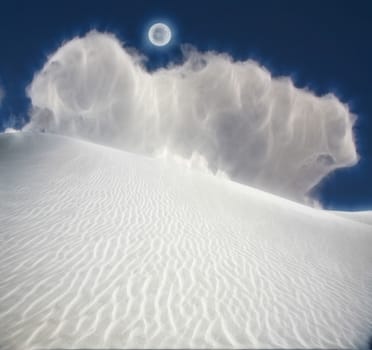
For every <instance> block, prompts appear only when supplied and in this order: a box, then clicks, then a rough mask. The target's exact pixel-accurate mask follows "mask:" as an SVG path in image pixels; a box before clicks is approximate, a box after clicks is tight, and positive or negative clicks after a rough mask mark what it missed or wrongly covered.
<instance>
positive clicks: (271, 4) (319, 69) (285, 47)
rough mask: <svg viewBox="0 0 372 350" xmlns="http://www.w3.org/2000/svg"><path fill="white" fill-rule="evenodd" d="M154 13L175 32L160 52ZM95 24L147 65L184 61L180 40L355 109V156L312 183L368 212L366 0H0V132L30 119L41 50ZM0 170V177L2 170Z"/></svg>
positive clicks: (369, 11)
mask: <svg viewBox="0 0 372 350" xmlns="http://www.w3.org/2000/svg"><path fill="white" fill-rule="evenodd" d="M155 20H164V21H166V22H167V23H170V24H171V26H172V28H173V29H174V31H175V33H176V38H175V41H174V42H173V45H172V46H171V47H169V48H168V49H167V50H166V51H165V50H158V51H155V50H154V49H151V48H149V46H148V45H147V44H146V41H145V40H144V35H145V32H146V29H147V28H148V26H149V24H150V23H152V22H154V21H155ZM91 29H97V30H101V31H109V32H113V33H114V34H115V35H116V36H118V37H119V38H120V39H121V40H122V41H123V42H125V43H126V44H127V45H129V46H132V47H134V48H136V49H138V50H139V51H140V52H142V53H143V54H145V55H147V56H148V57H149V60H148V62H147V64H148V68H149V69H154V68H157V67H159V66H162V65H165V64H167V62H169V61H171V60H172V61H177V60H178V59H180V60H181V58H182V55H181V49H180V44H184V43H190V44H192V45H194V46H196V47H197V48H198V49H199V50H202V51H204V50H214V51H217V52H228V53H229V54H231V55H232V56H233V57H234V58H235V59H244V60H245V59H248V58H251V59H254V60H256V61H258V62H259V63H261V64H262V65H264V66H265V67H266V68H267V69H268V70H269V71H270V72H271V73H272V74H273V75H274V76H290V77H291V78H292V80H293V81H294V84H295V85H296V86H297V87H307V88H309V89H310V90H312V91H313V92H315V93H316V94H317V95H323V94H326V93H328V92H332V93H334V94H335V95H336V96H337V97H338V98H339V99H340V100H341V101H342V102H344V103H347V104H348V105H349V106H350V109H351V111H352V112H353V113H354V114H356V115H357V117H358V119H357V122H356V125H355V128H354V129H355V135H356V142H357V149H358V152H359V155H360V162H359V164H358V165H357V166H355V167H352V168H346V169H341V170H338V171H337V172H335V173H333V174H331V175H330V176H329V177H328V178H327V179H325V180H324V181H323V182H322V183H321V185H320V186H318V187H317V189H316V190H315V197H316V198H319V199H320V201H321V203H322V204H323V205H324V206H325V207H326V208H330V209H344V210H361V209H372V85H371V78H372V68H371V64H372V40H371V34H372V2H369V1H330V0H329V1H308V2H305V1H274V0H273V1H237V0H235V1H227V0H226V1H190V0H188V1H138V0H136V1H64V2H56V1H52V2H51V1H48V2H47V1H14V0H13V1H4V2H3V3H2V6H1V11H0V44H1V54H0V85H1V86H3V87H4V89H5V92H6V97H5V99H4V101H3V105H2V108H1V109H0V131H1V130H4V129H5V128H6V127H10V126H11V127H15V128H20V127H21V126H22V125H23V124H24V123H25V122H27V118H28V117H27V111H28V108H29V104H30V103H29V100H28V99H27V97H26V94H25V89H26V86H27V85H28V84H29V83H30V82H31V80H32V77H33V75H34V73H35V72H36V71H37V70H39V69H41V67H42V66H43V64H44V63H45V61H46V56H47V55H48V54H50V53H52V52H54V51H55V50H56V49H57V48H58V47H59V46H60V45H61V44H62V43H63V42H64V41H66V40H69V39H71V38H72V37H74V36H76V35H83V34H85V33H86V32H87V31H89V30H91ZM0 176H1V174H0Z"/></svg>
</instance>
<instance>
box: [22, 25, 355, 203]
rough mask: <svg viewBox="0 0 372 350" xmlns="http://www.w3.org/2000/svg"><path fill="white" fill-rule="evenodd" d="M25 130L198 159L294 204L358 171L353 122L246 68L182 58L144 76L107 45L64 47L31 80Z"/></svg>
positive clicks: (204, 56)
mask: <svg viewBox="0 0 372 350" xmlns="http://www.w3.org/2000/svg"><path fill="white" fill-rule="evenodd" d="M28 95H29V97H30V98H31V101H32V111H31V122H30V124H28V125H27V126H26V129H43V130H46V131H50V132H55V133H62V134H68V135H76V136H80V137H83V138H87V139H90V140H93V141H97V142H103V143H107V144H111V145H114V146H116V147H120V148H123V149H127V150H130V151H134V152H141V153H146V154H160V153H162V154H164V153H167V154H171V155H173V156H176V157H182V158H185V159H202V160H203V161H202V163H203V162H204V163H206V164H207V165H208V167H209V169H210V170H212V171H213V172H217V171H218V172H221V173H225V174H227V175H228V176H229V177H230V178H232V179H233V180H236V181H239V182H243V183H246V184H249V185H252V186H256V187H258V188H262V189H265V190H267V191H270V192H274V193H277V194H281V195H284V196H286V197H288V198H292V199H295V200H299V201H307V200H308V198H307V197H308V193H309V191H310V190H311V189H312V188H313V187H314V186H315V185H316V184H318V183H319V181H320V180H321V179H322V178H323V177H325V176H326V175H327V174H328V173H330V172H331V171H333V170H335V169H337V168H340V167H344V166H350V165H353V164H355V163H356V162H357V153H356V149H355V144H354V140H353V132H352V125H353V121H354V116H353V115H352V114H351V113H350V111H349V109H348V107H347V106H346V105H344V104H342V103H341V102H340V101H339V100H338V99H337V98H336V97H335V96H333V95H327V96H323V97H317V96H315V95H314V94H313V93H311V92H310V91H305V90H302V89H298V88H296V87H295V86H294V85H293V83H292V81H291V80H290V79H287V78H282V79H277V78H273V77H272V76H271V75H270V73H269V72H268V71H267V70H266V69H264V68H262V67H260V66H259V64H258V63H256V62H253V61H243V62H236V61H233V60H232V59H231V58H230V57H229V56H227V55H224V54H218V53H214V52H207V53H200V52H197V51H196V50H195V49H192V48H186V49H185V61H184V63H183V64H181V65H172V66H169V67H167V68H163V69H160V70H158V71H155V72H151V73H150V72H148V71H147V70H146V69H145V68H144V67H143V64H142V62H141V58H140V56H139V55H138V54H135V53H133V51H131V50H128V49H126V48H123V47H122V45H121V44H120V42H119V41H118V40H117V39H116V38H115V37H114V36H112V35H108V34H101V33H97V32H91V33H89V34H87V35H86V36H85V37H83V38H75V39H73V40H71V41H69V42H67V43H65V44H64V45H63V46H62V47H60V49H59V50H58V51H57V52H56V53H54V54H53V55H51V56H50V57H49V58H48V61H47V62H46V64H45V66H44V67H43V69H42V70H41V71H40V72H38V73H37V74H36V75H35V77H34V79H33V81H32V83H31V85H30V86H29V87H28Z"/></svg>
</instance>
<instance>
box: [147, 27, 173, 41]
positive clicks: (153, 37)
mask: <svg viewBox="0 0 372 350" xmlns="http://www.w3.org/2000/svg"><path fill="white" fill-rule="evenodd" d="M171 38H172V32H171V30H170V28H169V27H168V26H167V25H166V24H164V23H155V24H153V25H152V26H151V27H150V29H149V40H150V41H151V43H152V44H153V45H155V46H165V45H167V44H168V43H169V42H170V40H171Z"/></svg>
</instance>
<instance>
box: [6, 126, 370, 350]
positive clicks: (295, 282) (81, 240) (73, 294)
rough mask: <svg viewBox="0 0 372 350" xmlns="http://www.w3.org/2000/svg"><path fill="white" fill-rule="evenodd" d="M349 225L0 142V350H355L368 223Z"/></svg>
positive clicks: (168, 177) (176, 172)
mask: <svg viewBox="0 0 372 350" xmlns="http://www.w3.org/2000/svg"><path fill="white" fill-rule="evenodd" d="M355 215H356V216H354V215H352V214H347V215H341V214H338V213H330V212H326V211H322V210H315V209H311V208H308V207H305V206H302V205H299V204H296V203H294V202H290V201H287V200H284V199H282V198H279V197H275V196H272V195H270V194H267V193H264V192H261V191H258V190H255V189H252V188H249V187H247V186H243V185H239V184H236V183H233V182H230V181H228V180H224V179H219V178H216V177H213V176H210V175H206V174H202V173H197V172H193V171H191V170H188V169H185V168H182V167H180V166H179V165H177V164H170V163H166V162H165V161H162V160H154V159H150V158H145V157H141V156H138V155H133V154H129V153H125V152H122V151H118V150H114V149H111V148H107V147H104V146H100V145H95V144H91V143H87V142H83V141H77V140H73V139H70V138H65V137H61V136H54V135H45V134H28V133H15V134H5V135H0V349H2V350H8V349H9V350H17V349H20V350H21V349H22V350H24V349H33V348H35V349H36V348H61V347H63V348H74V347H75V348H103V347H106V348H141V347H147V348H149V347H151V348H181V347H182V348H189V347H199V348H202V347H204V348H230V347H231V348H233V347H239V348H249V347H255V348H257V347H261V348H270V347H276V348H278V347H279V348H280V347H287V348H288V347H292V348H302V347H307V348H356V347H360V346H363V343H364V344H365V343H366V342H367V339H368V336H369V335H370V334H371V333H372V248H371V247H372V225H371V222H372V220H371V216H370V215H371V214H370V213H365V214H361V215H359V216H357V214H355Z"/></svg>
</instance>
